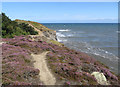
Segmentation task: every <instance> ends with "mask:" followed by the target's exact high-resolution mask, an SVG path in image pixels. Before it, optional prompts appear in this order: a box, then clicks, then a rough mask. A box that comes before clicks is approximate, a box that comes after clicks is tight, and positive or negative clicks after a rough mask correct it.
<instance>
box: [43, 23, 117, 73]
mask: <svg viewBox="0 0 120 87" xmlns="http://www.w3.org/2000/svg"><path fill="white" fill-rule="evenodd" d="M43 25H45V26H47V27H48V28H50V29H53V30H56V32H57V39H58V41H59V42H61V43H64V44H65V46H67V47H69V48H71V49H75V50H78V51H82V52H85V53H87V54H88V55H90V56H93V57H94V58H96V59H97V60H99V61H101V62H102V63H104V64H106V65H107V66H109V68H110V69H111V70H112V71H114V72H115V73H117V72H118V33H119V32H118V25H117V24H115V23H44V24H43Z"/></svg>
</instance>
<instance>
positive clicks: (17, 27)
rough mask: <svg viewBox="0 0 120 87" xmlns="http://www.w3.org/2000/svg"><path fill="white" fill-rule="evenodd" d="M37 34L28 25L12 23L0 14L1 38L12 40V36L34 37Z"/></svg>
mask: <svg viewBox="0 0 120 87" xmlns="http://www.w3.org/2000/svg"><path fill="white" fill-rule="evenodd" d="M36 34H38V32H37V31H35V30H34V29H33V28H32V27H31V26H28V24H25V23H22V24H18V23H17V22H15V21H12V20H11V19H9V17H7V16H6V15H5V13H2V37H3V38H7V37H8V38H13V37H14V36H20V35H36Z"/></svg>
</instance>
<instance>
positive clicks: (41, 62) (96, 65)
mask: <svg viewBox="0 0 120 87" xmlns="http://www.w3.org/2000/svg"><path fill="white" fill-rule="evenodd" d="M16 21H17V22H18V23H20V24H22V23H27V24H29V26H31V27H33V28H34V30H36V31H38V35H28V36H24V35H22V36H15V37H14V38H4V39H3V42H4V43H3V44H2V49H3V50H2V55H3V57H2V59H3V60H2V68H3V70H2V76H3V77H2V80H3V85H51V84H53V85H55V84H56V85H119V84H118V78H117V76H116V75H115V74H114V73H113V72H111V71H110V70H109V68H108V67H107V66H105V65H104V64H102V63H101V62H99V61H97V60H95V59H94V58H92V57H90V56H88V55H87V54H85V53H82V52H78V51H75V50H72V49H69V48H67V47H65V46H64V45H63V44H61V43H59V42H57V39H56V33H55V31H53V30H51V29H48V28H47V27H45V26H43V25H42V24H40V23H37V22H32V21H23V20H16ZM44 75H45V76H44Z"/></svg>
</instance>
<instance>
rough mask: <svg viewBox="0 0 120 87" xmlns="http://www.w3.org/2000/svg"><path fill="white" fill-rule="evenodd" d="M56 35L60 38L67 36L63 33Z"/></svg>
mask: <svg viewBox="0 0 120 87" xmlns="http://www.w3.org/2000/svg"><path fill="white" fill-rule="evenodd" d="M56 35H57V36H58V37H65V35H64V34H61V33H58V32H57V33H56Z"/></svg>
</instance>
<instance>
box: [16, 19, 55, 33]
mask: <svg viewBox="0 0 120 87" xmlns="http://www.w3.org/2000/svg"><path fill="white" fill-rule="evenodd" d="M15 21H16V22H18V23H26V24H31V25H33V26H34V27H35V28H37V29H39V30H40V31H54V30H51V29H49V28H47V27H46V26H44V25H42V24H40V23H37V22H33V21H25V20H19V19H16V20H15Z"/></svg>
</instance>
